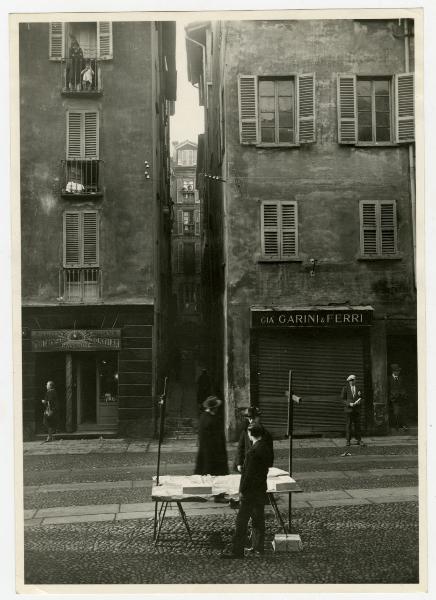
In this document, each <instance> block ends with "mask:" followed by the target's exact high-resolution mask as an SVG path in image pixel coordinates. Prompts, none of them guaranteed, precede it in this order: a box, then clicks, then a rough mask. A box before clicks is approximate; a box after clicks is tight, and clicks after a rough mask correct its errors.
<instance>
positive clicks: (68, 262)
mask: <svg viewBox="0 0 436 600" xmlns="http://www.w3.org/2000/svg"><path fill="white" fill-rule="evenodd" d="M80 266H81V263H80V213H79V212H65V213H64V267H80Z"/></svg>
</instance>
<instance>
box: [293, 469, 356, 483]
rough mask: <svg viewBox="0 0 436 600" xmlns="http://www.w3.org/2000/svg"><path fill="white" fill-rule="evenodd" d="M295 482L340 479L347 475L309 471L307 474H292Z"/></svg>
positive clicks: (340, 472)
mask: <svg viewBox="0 0 436 600" xmlns="http://www.w3.org/2000/svg"><path fill="white" fill-rule="evenodd" d="M293 477H294V479H295V480H296V481H305V480H308V479H340V478H341V477H344V478H346V477H347V475H346V474H345V473H344V472H343V471H310V472H307V473H294V475H293Z"/></svg>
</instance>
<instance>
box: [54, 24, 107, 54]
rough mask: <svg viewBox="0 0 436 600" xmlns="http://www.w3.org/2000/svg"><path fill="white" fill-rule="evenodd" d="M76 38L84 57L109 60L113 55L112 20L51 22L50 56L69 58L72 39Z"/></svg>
mask: <svg viewBox="0 0 436 600" xmlns="http://www.w3.org/2000/svg"><path fill="white" fill-rule="evenodd" d="M73 38H75V39H76V40H77V41H78V43H79V46H80V48H81V49H82V52H83V57H84V58H99V59H101V60H109V59H111V58H112V57H113V50H112V23H111V22H110V21H98V22H86V23H60V22H57V23H50V24H49V58H50V60H62V59H63V58H69V55H70V47H71V40H72V39H73Z"/></svg>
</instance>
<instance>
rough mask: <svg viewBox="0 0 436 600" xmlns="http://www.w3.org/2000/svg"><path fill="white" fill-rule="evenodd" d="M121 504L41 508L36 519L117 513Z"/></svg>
mask: <svg viewBox="0 0 436 600" xmlns="http://www.w3.org/2000/svg"><path fill="white" fill-rule="evenodd" d="M118 509H119V504H95V505H89V506H55V507H53V508H41V509H39V510H38V511H37V513H36V515H35V516H36V517H58V516H66V517H67V516H70V515H95V514H99V513H117V512H118Z"/></svg>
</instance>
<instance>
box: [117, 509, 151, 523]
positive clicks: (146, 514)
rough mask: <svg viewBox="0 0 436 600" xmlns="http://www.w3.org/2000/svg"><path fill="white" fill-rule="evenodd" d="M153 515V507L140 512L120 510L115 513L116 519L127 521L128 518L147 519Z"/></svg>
mask: <svg viewBox="0 0 436 600" xmlns="http://www.w3.org/2000/svg"><path fill="white" fill-rule="evenodd" d="M152 516H154V509H150V510H149V511H142V512H120V513H117V514H116V515H115V520H116V521H127V520H128V519H149V518H150V517H152Z"/></svg>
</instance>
